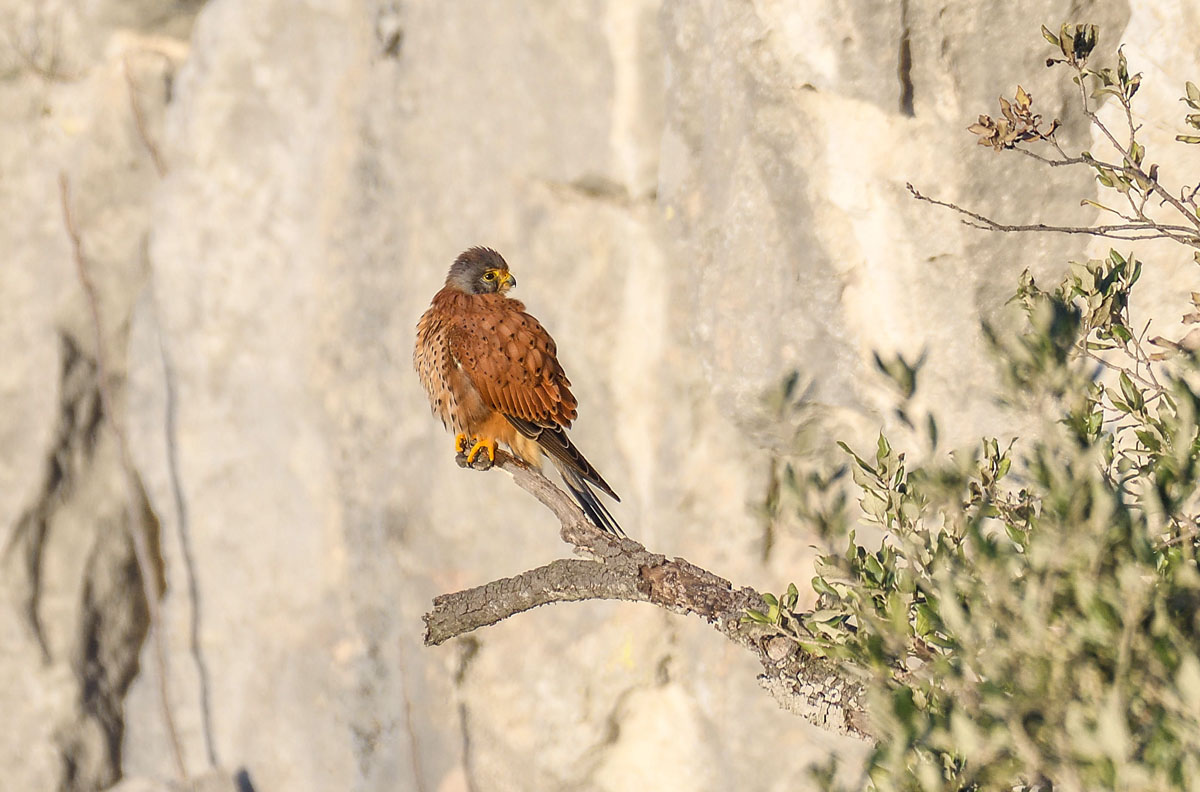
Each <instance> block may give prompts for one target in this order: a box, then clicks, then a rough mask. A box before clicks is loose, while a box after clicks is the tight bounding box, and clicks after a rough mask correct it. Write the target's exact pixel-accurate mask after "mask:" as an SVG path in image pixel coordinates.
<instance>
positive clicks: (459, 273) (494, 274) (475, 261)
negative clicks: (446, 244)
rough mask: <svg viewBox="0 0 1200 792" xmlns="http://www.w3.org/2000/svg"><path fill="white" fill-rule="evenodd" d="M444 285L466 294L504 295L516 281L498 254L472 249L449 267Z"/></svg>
mask: <svg viewBox="0 0 1200 792" xmlns="http://www.w3.org/2000/svg"><path fill="white" fill-rule="evenodd" d="M446 285H447V286H453V287H454V288H456V289H458V290H459V291H462V292H465V293H467V294H492V293H495V292H499V293H500V294H504V293H505V292H507V291H508V290H509V289H511V288H512V287H513V286H516V285H517V279H516V278H514V277H513V275H512V273H511V272H509V271H508V263H507V262H506V261H505V260H504V257H503V256H501V255H500V254H499V253H497V252H496V251H494V250H492V249H491V248H485V247H473V248H471V249H470V250H467V251H465V252H463V253H461V254H460V255H459V257H458V258H456V259H455V260H454V263H453V264H452V265H450V274H449V275H447V276H446Z"/></svg>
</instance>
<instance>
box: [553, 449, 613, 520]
mask: <svg viewBox="0 0 1200 792" xmlns="http://www.w3.org/2000/svg"><path fill="white" fill-rule="evenodd" d="M556 467H558V472H559V473H561V474H562V480H563V483H564V484H566V485H567V489H568V490H569V491H570V492H571V496H572V497H574V498H575V502H576V503H578V504H579V508H581V509H583V513H584V514H586V515H587V518H588V519H589V520H591V522H592V525H595V526H596V527H597V528H599V529H600V530H602V531H608V532H609V533H610V534H613V535H614V536H622V537H623V536H625V532H624V531H622V530H621V526H620V525H618V524H617V521H616V520H615V519H613V516H612V514H611V513H609V511H608V509H607V508H605V506H604V504H603V503H601V502H600V499H599V498H597V497H596V493H594V492H592V488H591V487H589V486H588V483H587V481H586V480H584V478H583V477H582V476H581V475H579V474H578V473H576V472H575V471H574V470H571V469H569V468H566V467H563V466H562V465H556Z"/></svg>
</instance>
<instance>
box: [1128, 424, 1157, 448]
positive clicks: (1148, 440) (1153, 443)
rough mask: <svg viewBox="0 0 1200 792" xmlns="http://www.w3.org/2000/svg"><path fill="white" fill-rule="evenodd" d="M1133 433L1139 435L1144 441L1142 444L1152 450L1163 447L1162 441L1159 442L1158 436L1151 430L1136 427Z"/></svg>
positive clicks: (1139, 438)
mask: <svg viewBox="0 0 1200 792" xmlns="http://www.w3.org/2000/svg"><path fill="white" fill-rule="evenodd" d="M1133 433H1134V434H1135V435H1137V439H1138V440H1141V441H1142V445H1144V446H1145V447H1146V448H1148V449H1150V450H1151V451H1159V450H1161V449H1162V443H1160V442H1158V438H1157V437H1155V436H1154V433H1153V432H1150V431H1148V430H1146V429H1135V430H1134V432H1133Z"/></svg>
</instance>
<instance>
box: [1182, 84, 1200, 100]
mask: <svg viewBox="0 0 1200 792" xmlns="http://www.w3.org/2000/svg"><path fill="white" fill-rule="evenodd" d="M1185 89H1186V90H1187V98H1188V101H1190V102H1195V103H1196V104H1200V88H1197V87H1196V84H1195V83H1194V82H1188V83H1187V84H1186V86H1185Z"/></svg>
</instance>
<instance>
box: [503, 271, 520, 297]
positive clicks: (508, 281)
mask: <svg viewBox="0 0 1200 792" xmlns="http://www.w3.org/2000/svg"><path fill="white" fill-rule="evenodd" d="M516 285H517V279H516V276H514V275H513V274H512V273H511V272H503V273H501V274H500V291H501V292H506V291H508V290H509V289H511V288H513V287H514V286H516Z"/></svg>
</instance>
